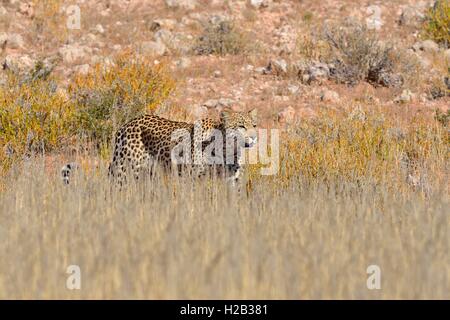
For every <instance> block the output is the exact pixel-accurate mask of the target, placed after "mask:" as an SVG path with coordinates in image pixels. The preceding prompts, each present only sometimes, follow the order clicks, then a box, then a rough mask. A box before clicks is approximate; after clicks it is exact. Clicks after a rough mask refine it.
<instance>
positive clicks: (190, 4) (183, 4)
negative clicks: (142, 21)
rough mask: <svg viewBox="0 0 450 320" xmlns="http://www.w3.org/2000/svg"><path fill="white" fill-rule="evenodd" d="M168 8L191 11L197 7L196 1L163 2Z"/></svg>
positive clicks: (176, 0) (173, 0)
mask: <svg viewBox="0 0 450 320" xmlns="http://www.w3.org/2000/svg"><path fill="white" fill-rule="evenodd" d="M165 2H166V5H167V6H168V7H169V8H182V9H189V10H192V9H194V8H195V7H196V6H197V1H196V0H165Z"/></svg>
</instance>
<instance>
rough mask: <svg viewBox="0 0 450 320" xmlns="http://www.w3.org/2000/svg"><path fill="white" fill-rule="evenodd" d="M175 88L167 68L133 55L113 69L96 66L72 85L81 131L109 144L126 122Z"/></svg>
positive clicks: (150, 108)
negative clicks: (114, 132)
mask: <svg viewBox="0 0 450 320" xmlns="http://www.w3.org/2000/svg"><path fill="white" fill-rule="evenodd" d="M174 87H175V82H174V81H173V80H172V79H171V78H170V77H169V75H168V74H167V73H166V71H165V67H164V66H163V65H158V66H155V65H154V64H153V62H152V61H150V60H149V59H147V58H143V57H136V56H133V55H131V54H129V53H125V54H122V55H119V56H118V57H117V58H116V59H115V60H114V62H113V64H112V65H110V66H107V67H105V66H103V65H100V64H98V65H96V66H95V67H94V68H93V71H91V72H90V73H88V74H87V75H78V76H77V77H76V78H75V79H74V80H73V81H72V82H71V84H70V86H69V94H70V96H71V97H72V99H73V100H74V101H75V104H76V105H77V113H76V117H77V131H78V134H79V135H82V136H87V137H89V138H90V139H92V140H94V141H96V142H97V143H100V142H106V143H109V142H110V141H111V138H112V134H113V131H115V130H117V128H118V127H120V126H121V125H123V124H124V123H125V122H127V121H129V120H131V119H133V118H136V117H138V116H139V115H142V114H144V113H146V112H151V111H153V110H155V108H156V107H157V106H158V105H160V104H161V103H163V102H164V100H165V99H166V98H167V97H168V96H169V94H170V93H171V92H172V91H173V89H174Z"/></svg>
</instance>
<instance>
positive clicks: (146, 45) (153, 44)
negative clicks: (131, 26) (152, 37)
mask: <svg viewBox="0 0 450 320" xmlns="http://www.w3.org/2000/svg"><path fill="white" fill-rule="evenodd" d="M141 50H142V53H143V54H146V55H151V56H162V55H164V54H165V53H166V50H167V48H166V45H165V44H164V43H162V42H161V41H145V42H142V43H141Z"/></svg>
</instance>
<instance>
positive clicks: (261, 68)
mask: <svg viewBox="0 0 450 320" xmlns="http://www.w3.org/2000/svg"><path fill="white" fill-rule="evenodd" d="M255 72H256V73H259V74H268V73H269V71H268V70H267V68H266V67H258V68H255Z"/></svg>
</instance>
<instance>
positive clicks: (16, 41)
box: [6, 33, 25, 49]
mask: <svg viewBox="0 0 450 320" xmlns="http://www.w3.org/2000/svg"><path fill="white" fill-rule="evenodd" d="M6 45H7V46H8V47H9V48H11V49H23V48H24V47H25V42H24V41H23V38H22V36H21V35H20V34H18V33H10V34H8V35H7V43H6Z"/></svg>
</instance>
